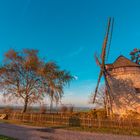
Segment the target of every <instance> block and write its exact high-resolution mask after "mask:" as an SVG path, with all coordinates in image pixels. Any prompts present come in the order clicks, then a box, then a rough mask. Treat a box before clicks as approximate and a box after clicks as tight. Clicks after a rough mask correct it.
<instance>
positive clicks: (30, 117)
mask: <svg viewBox="0 0 140 140" xmlns="http://www.w3.org/2000/svg"><path fill="white" fill-rule="evenodd" d="M8 119H9V120H18V121H27V122H34V123H43V124H53V125H59V126H77V127H78V126H81V127H109V128H111V127H112V128H140V121H134V120H108V119H106V120H102V119H94V118H87V117H79V116H71V115H67V114H20V113H11V114H9V115H8Z"/></svg>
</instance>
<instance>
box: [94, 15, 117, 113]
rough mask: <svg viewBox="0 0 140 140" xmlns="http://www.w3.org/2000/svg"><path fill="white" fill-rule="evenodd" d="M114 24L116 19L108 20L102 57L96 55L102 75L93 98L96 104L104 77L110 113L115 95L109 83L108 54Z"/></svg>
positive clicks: (100, 74)
mask: <svg viewBox="0 0 140 140" xmlns="http://www.w3.org/2000/svg"><path fill="white" fill-rule="evenodd" d="M113 24H114V19H113V18H109V19H108V24H107V31H106V35H105V38H104V41H103V46H102V52H101V57H100V58H99V57H97V55H96V54H95V60H96V63H97V65H98V66H99V67H100V73H99V77H98V81H97V85H96V88H95V94H94V97H93V103H95V101H96V98H97V94H98V88H99V84H100V81H101V78H102V77H104V80H105V87H106V95H107V97H108V98H107V102H108V108H109V110H110V113H111V112H112V101H113V95H112V91H111V86H110V84H109V81H108V77H110V75H109V73H108V72H107V69H106V60H107V57H108V54H109V49H110V44H111V39H112V31H113Z"/></svg>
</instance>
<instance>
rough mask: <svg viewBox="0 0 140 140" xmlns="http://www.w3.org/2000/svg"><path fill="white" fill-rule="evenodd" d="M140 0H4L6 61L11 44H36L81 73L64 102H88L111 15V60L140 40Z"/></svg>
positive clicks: (1, 37) (0, 16)
mask: <svg viewBox="0 0 140 140" xmlns="http://www.w3.org/2000/svg"><path fill="white" fill-rule="evenodd" d="M139 5H140V1H139V0H1V1H0V48H1V50H0V61H2V59H3V54H4V52H6V51H7V50H8V49H10V48H15V49H17V50H21V49H22V48H33V49H38V50H39V51H40V56H42V57H45V58H46V59H47V60H54V61H56V62H57V63H58V64H59V65H60V67H61V68H62V69H67V70H69V71H71V73H72V74H73V75H76V76H77V77H78V79H77V80H75V81H73V82H71V85H70V87H66V88H65V96H64V99H63V102H64V103H67V104H75V105H81V106H86V105H88V98H89V95H90V94H91V92H93V91H94V88H95V85H96V81H97V77H98V72H99V68H98V67H97V65H96V64H95V61H94V57H93V54H94V52H97V53H99V54H100V50H101V47H102V42H103V38H104V34H105V28H106V24H107V17H108V16H113V17H114V18H115V24H114V31H113V39H112V44H111V48H110V54H109V58H108V62H109V63H110V62H113V61H114V60H115V59H116V57H118V56H119V55H120V54H123V55H125V56H127V57H129V55H128V54H129V52H130V51H131V50H132V49H133V48H135V47H137V48H139V46H140V41H139V40H140V8H139Z"/></svg>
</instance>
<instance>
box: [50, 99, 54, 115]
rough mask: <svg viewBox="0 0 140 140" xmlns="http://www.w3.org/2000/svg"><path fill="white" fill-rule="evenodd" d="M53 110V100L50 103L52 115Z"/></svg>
mask: <svg viewBox="0 0 140 140" xmlns="http://www.w3.org/2000/svg"><path fill="white" fill-rule="evenodd" d="M52 109H53V99H51V102H50V113H52Z"/></svg>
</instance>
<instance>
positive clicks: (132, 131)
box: [1, 120, 140, 136]
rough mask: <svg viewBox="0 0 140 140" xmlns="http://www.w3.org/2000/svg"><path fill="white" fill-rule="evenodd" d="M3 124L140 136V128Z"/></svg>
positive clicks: (8, 121)
mask: <svg viewBox="0 0 140 140" xmlns="http://www.w3.org/2000/svg"><path fill="white" fill-rule="evenodd" d="M1 122H5V123H10V124H17V125H28V126H40V127H49V128H54V129H65V130H73V131H81V132H96V133H102V134H103V133H104V134H118V135H131V136H140V129H139V128H134V129H130V128H105V127H101V128H99V127H92V128H87V127H86V128H84V127H70V126H58V125H52V124H46V123H45V124H44V123H34V122H21V121H13V120H3V121H1Z"/></svg>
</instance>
